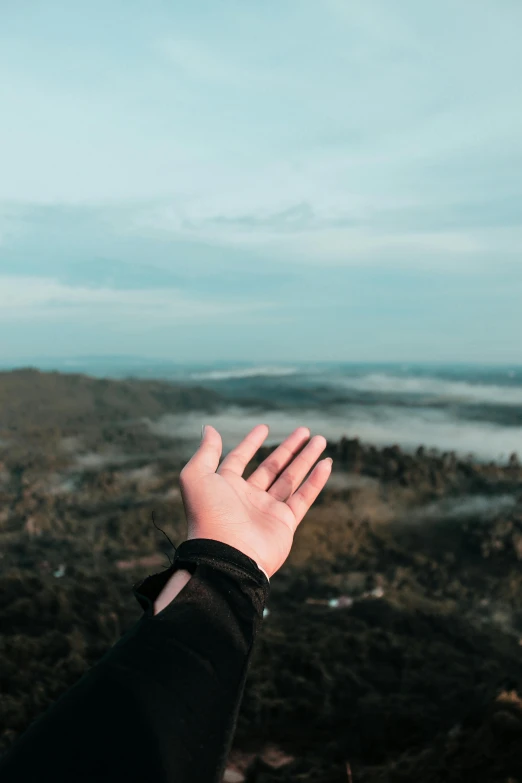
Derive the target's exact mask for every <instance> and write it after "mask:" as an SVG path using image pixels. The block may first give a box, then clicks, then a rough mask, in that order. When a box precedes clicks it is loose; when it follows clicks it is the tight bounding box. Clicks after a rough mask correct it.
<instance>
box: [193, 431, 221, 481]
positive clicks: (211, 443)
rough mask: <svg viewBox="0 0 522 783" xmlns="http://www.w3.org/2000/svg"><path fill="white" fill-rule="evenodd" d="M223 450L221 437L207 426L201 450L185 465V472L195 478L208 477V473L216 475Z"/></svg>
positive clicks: (200, 446)
mask: <svg viewBox="0 0 522 783" xmlns="http://www.w3.org/2000/svg"><path fill="white" fill-rule="evenodd" d="M222 450H223V443H222V441H221V435H220V434H219V432H218V431H217V430H216V429H214V427H212V426H211V425H210V424H207V425H206V427H205V432H204V435H203V438H202V440H201V443H200V445H199V448H198V450H197V451H196V453H195V454H194V456H193V457H191V459H190V460H189V461H188V462H187V464H186V465H185V471H186V472H187V473H190V474H192V475H193V476H206V475H207V474H208V473H215V472H216V470H217V469H218V466H219V460H220V459H221V452H222Z"/></svg>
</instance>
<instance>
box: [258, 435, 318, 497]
mask: <svg viewBox="0 0 522 783" xmlns="http://www.w3.org/2000/svg"><path fill="white" fill-rule="evenodd" d="M326 445H327V442H326V438H325V437H323V435H315V436H314V437H313V438H312V440H311V441H310V443H308V444H307V446H306V447H305V448H304V449H303V451H302V452H301V453H300V454H299V455H298V456H297V457H296V458H295V459H294V460H293V462H291V463H290V464H289V466H288V467H287V468H286V470H285V471H284V472H283V473H282V474H281V475H280V476H279V478H278V479H277V481H275V482H274V484H273V485H272V486H271V487H270V489H269V490H268V494H269V495H272V497H274V498H276V500H281V501H283V502H284V501H285V500H288V498H289V497H290V495H292V494H293V492H295V490H296V489H297V488H298V487H299V485H300V484H301V482H302V480H303V479H304V477H305V476H306V475H307V473H308V471H309V470H310V468H311V467H312V465H313V464H314V462H315V461H316V460H317V458H318V457H319V456H320V455H321V454H322V453H323V451H324V450H325V448H326Z"/></svg>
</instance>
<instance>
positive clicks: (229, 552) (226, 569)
mask: <svg viewBox="0 0 522 783" xmlns="http://www.w3.org/2000/svg"><path fill="white" fill-rule="evenodd" d="M198 565H204V566H207V567H210V568H213V569H216V570H217V571H220V572H222V573H226V574H228V575H229V576H231V577H233V578H234V579H236V580H237V581H238V582H239V583H240V584H244V583H245V580H246V581H247V582H248V587H249V588H250V589H249V591H248V592H251V593H252V595H253V598H254V603H255V604H256V607H255V608H256V610H257V611H258V612H259V611H262V609H263V607H264V605H265V603H266V601H267V599H268V595H269V593H270V583H269V581H268V579H267V577H266V575H265V574H264V573H263V571H261V569H260V568H258V566H257V563H256V562H255V561H254V560H252V558H250V557H248V555H245V554H244V553H243V552H240V551H239V549H236V548H235V547H233V546H229V545H228V544H224V543H222V542H221V541H214V540H213V539H211V538H193V539H190V540H187V541H183V543H182V544H180V545H179V547H178V548H177V549H176V555H175V557H174V561H173V563H172V565H170V566H169V567H168V568H166V569H165V570H164V571H160V572H159V573H157V574H151V575H150V576H148V577H146V578H145V579H143V580H142V581H141V582H138V583H136V584H135V585H134V587H133V590H132V592H133V593H134V596H135V598H136V600H137V601H138V603H139V604H140V606H141V607H142V608H143V609H144V610H145V612H146V613H147V614H148V615H151V614H153V612H154V601H155V600H156V598H157V597H158V595H159V594H160V592H161V591H162V589H163V588H164V586H165V585H166V584H167V582H168V580H169V579H170V577H171V576H172V574H173V573H174V572H175V571H179V570H180V569H184V570H187V571H190V573H191V574H193V573H194V572H195V570H196V568H197V567H198ZM174 600H175V599H174Z"/></svg>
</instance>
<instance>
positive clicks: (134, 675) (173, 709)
mask: <svg viewBox="0 0 522 783" xmlns="http://www.w3.org/2000/svg"><path fill="white" fill-rule="evenodd" d="M179 568H185V569H187V570H188V571H190V572H191V573H192V578H191V579H190V581H189V582H188V584H187V585H186V586H185V587H184V588H183V589H182V590H181V592H180V593H179V594H178V596H176V598H175V599H174V600H173V601H171V603H170V604H169V605H168V606H167V607H165V609H163V610H162V611H161V612H160V613H159V614H157V615H154V614H153V612H154V600H155V598H156V597H157V596H158V594H159V593H160V591H161V589H162V588H163V586H164V585H165V583H166V582H167V581H168V579H169V578H170V576H171V575H172V573H173V572H174V571H175V570H177V569H179ZM133 592H134V595H135V596H136V598H137V600H138V601H139V603H140V605H141V606H142V607H143V609H144V614H143V615H142V617H141V618H140V619H139V620H138V622H136V623H135V625H134V626H133V627H132V628H131V629H130V630H129V631H128V632H127V633H126V634H125V635H124V636H122V638H121V639H120V640H119V641H118V642H117V643H116V644H115V645H114V647H112V648H111V650H109V652H108V653H106V655H105V656H104V657H103V658H102V659H101V660H100V661H99V662H98V663H97V664H96V665H95V666H94V667H93V668H92V669H91V670H90V671H89V672H87V674H85V675H84V676H83V677H82V678H81V679H80V680H79V681H78V682H77V683H76V684H75V685H74V686H73V687H72V688H70V689H69V690H68V691H67V692H66V693H65V694H64V695H63V696H62V697H61V698H60V699H58V700H57V701H56V703H55V704H54V705H53V706H52V707H51V708H50V709H49V710H48V711H47V712H46V713H45V714H44V715H43V716H41V717H40V718H38V719H37V720H36V721H35V722H34V723H33V724H32V725H31V726H30V727H29V729H28V730H27V731H26V732H25V733H24V734H23V735H22V736H21V737H20V738H19V739H18V740H17V741H16V742H15V743H14V745H13V747H12V748H11V749H10V750H9V751H8V752H7V753H6V754H5V755H4V757H3V758H2V759H1V760H0V780H1V781H2V783H15V781H16V783H22V782H23V783H36V782H37V781H38V783H41V781H53V783H72V781H74V782H75V783H86V781H89V783H98V782H99V783H105V782H106V781H107V783H108V781H111V783H118V781H122V783H124V782H125V783H134V782H136V783H138V781H139V783H218V781H220V780H221V777H222V775H223V770H224V766H225V763H226V759H227V756H228V752H229V750H230V746H231V743H232V738H233V732H234V729H235V725H236V720H237V714H238V711H239V705H240V702H241V697H242V694H243V689H244V685H245V679H246V674H247V668H248V663H249V659H250V653H251V650H252V644H253V642H254V639H255V636H256V632H257V629H258V627H259V623H260V621H261V618H262V615H263V607H264V604H265V602H266V599H267V597H268V592H269V583H268V580H267V578H266V576H265V575H264V574H263V573H262V571H260V570H259V568H258V567H257V565H256V564H255V563H254V561H253V560H251V559H250V558H249V557H247V556H246V555H244V554H243V553H242V552H239V551H238V550H237V549H234V548H233V547H230V546H227V545H226V544H222V543H220V542H218V541H212V540H210V539H195V540H192V541H185V542H183V543H182V544H181V545H180V546H179V547H178V549H177V552H176V557H175V560H174V563H173V565H172V566H170V567H169V568H168V569H166V570H165V571H163V572H161V573H159V574H154V575H153V576H149V577H147V578H146V579H144V580H143V581H142V582H140V583H138V584H137V585H135V586H134V588H133Z"/></svg>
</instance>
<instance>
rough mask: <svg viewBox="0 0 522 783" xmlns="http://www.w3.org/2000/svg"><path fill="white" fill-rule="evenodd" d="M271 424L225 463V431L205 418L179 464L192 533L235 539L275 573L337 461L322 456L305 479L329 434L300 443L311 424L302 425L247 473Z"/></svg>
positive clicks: (236, 544)
mask: <svg viewBox="0 0 522 783" xmlns="http://www.w3.org/2000/svg"><path fill="white" fill-rule="evenodd" d="M268 430H269V428H268V426H267V425H266V424H258V425H257V426H256V427H254V429H253V430H251V431H250V432H249V434H248V435H247V436H246V438H244V440H242V441H241V443H239V444H238V445H237V446H236V447H235V448H234V449H232V451H230V452H229V454H227V456H226V457H225V459H224V460H223V462H222V463H221V465H219V460H220V458H221V453H222V449H223V444H222V441H221V436H220V434H219V432H218V431H217V430H216V429H215V428H214V427H212V426H210V425H207V426H206V428H205V434H204V437H203V439H202V441H201V445H200V446H199V448H198V450H197V451H196V453H195V454H194V456H193V457H192V458H191V459H190V460H189V462H187V464H186V465H185V467H184V468H183V470H182V471H181V474H180V488H181V496H182V499H183V504H184V506H185V512H186V515H187V522H188V536H187V537H188V538H189V539H192V538H210V539H213V540H215V541H221V542H223V543H225V544H228V545H229V546H233V547H235V548H236V549H239V551H241V552H243V553H244V554H245V555H248V557H250V558H252V560H254V561H255V562H256V563H257V565H258V566H259V567H260V568H261V569H262V570H263V571H265V573H266V574H267V575H268V576H269V577H271V576H272V575H273V574H275V572H276V571H277V570H278V569H279V568H280V567H281V566H282V565H283V563H284V562H285V560H286V558H287V557H288V555H289V553H290V549H291V546H292V541H293V538H294V533H295V531H296V528H297V526H298V525H299V523H300V522H301V521H302V519H303V517H304V516H305V514H306V512H307V511H308V509H309V508H310V506H311V505H312V503H313V502H314V500H315V499H316V498H317V496H318V495H319V493H320V492H321V490H322V489H323V487H324V486H325V484H326V482H327V481H328V478H329V476H330V473H331V466H332V461H331V459H323V460H321V461H320V462H319V463H318V464H317V465H316V466H315V468H314V469H313V470H312V472H311V473H310V475H309V476H308V478H307V479H306V481H305V482H304V483H303V484H302V485H301V482H302V481H303V479H304V478H305V476H306V475H307V473H308V472H309V470H310V468H311V467H312V466H313V464H314V462H315V461H316V460H317V458H318V457H319V456H320V455H321V454H322V452H323V451H324V449H325V448H326V438H324V437H323V436H322V435H316V436H314V437H313V438H312V439H311V440H310V442H309V443H308V444H307V445H306V446H305V448H304V449H302V446H303V445H304V443H305V442H306V441H307V440H308V438H309V437H310V430H309V429H308V428H307V427H298V428H297V429H296V430H295V431H294V432H293V433H292V434H291V435H289V436H288V438H286V440H285V441H283V443H281V445H280V446H278V447H277V448H276V449H275V450H274V451H273V452H272V454H270V456H269V457H267V459H265V460H264V461H263V462H262V463H261V464H260V465H259V467H258V468H256V470H254V472H253V473H252V474H251V475H250V476H249V478H248V479H246V480H245V479H244V478H243V477H242V474H243V472H244V470H245V468H246V466H247V464H248V463H249V462H250V460H251V459H252V458H253V457H254V455H255V454H256V452H257V451H258V449H259V448H260V446H261V445H262V444H263V442H264V441H265V440H266V438H267V436H268ZM301 449H302V451H301ZM218 466H219V467H218ZM300 485H301V486H300Z"/></svg>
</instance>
